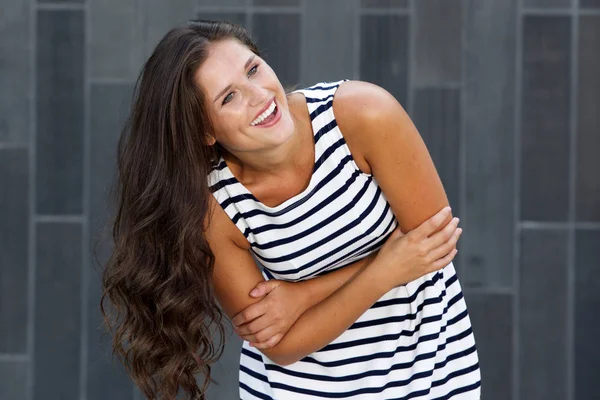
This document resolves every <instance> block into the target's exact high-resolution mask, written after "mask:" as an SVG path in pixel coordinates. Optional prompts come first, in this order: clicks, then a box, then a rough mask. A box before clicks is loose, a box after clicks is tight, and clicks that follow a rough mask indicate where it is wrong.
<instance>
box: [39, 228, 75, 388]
mask: <svg viewBox="0 0 600 400" xmlns="http://www.w3.org/2000/svg"><path fill="white" fill-rule="evenodd" d="M81 236H82V229H81V224H79V223H41V224H37V227H36V241H37V243H36V273H37V276H36V282H35V347H34V349H35V352H34V355H35V357H34V376H35V384H34V396H33V399H34V400H63V399H76V398H78V397H79V384H80V381H79V373H80V372H79V371H80V351H81V349H80V347H81V342H80V340H81V300H82V299H81V289H80V286H81V268H82V266H81V244H82V242H81V240H82V239H81Z"/></svg>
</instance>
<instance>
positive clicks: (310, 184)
mask: <svg viewBox="0 0 600 400" xmlns="http://www.w3.org/2000/svg"><path fill="white" fill-rule="evenodd" d="M293 93H300V94H302V96H304V101H305V104H306V109H307V110H308V115H309V118H310V127H311V132H312V144H313V149H314V160H313V166H312V171H311V175H310V180H309V181H308V185H307V186H306V187H305V188H304V189H303V190H302V191H301V192H300V193H298V194H296V195H294V196H292V197H290V198H289V199H287V200H284V201H283V202H282V203H280V204H278V205H276V206H273V207H271V206H268V205H266V204H264V203H263V202H262V201H260V200H258V199H257V198H256V196H254V194H252V192H251V191H250V190H249V189H248V188H247V187H246V186H244V185H243V184H242V183H241V182H240V181H239V180H238V179H237V178H236V177H235V175H233V173H232V172H231V169H229V165H227V162H226V161H225V159H224V158H223V156H220V159H219V164H220V163H223V164H224V165H225V168H223V171H226V173H227V175H228V176H229V178H230V179H232V180H233V181H234V182H235V184H236V185H234V186H236V187H238V188H239V189H240V191H241V192H242V193H243V194H245V195H247V196H249V197H250V198H251V199H252V200H254V202H255V203H256V204H258V205H259V206H260V207H261V208H263V209H265V210H267V211H279V210H282V209H284V208H286V207H288V206H289V205H291V204H294V203H295V202H296V201H298V199H300V198H302V197H304V196H305V195H306V194H307V193H309V192H310V190H311V189H312V188H313V187H314V181H315V167H316V165H317V160H318V155H317V143H316V142H315V132H317V131H318V129H316V127H315V120H314V118H313V117H312V114H311V112H310V110H309V109H308V99H307V97H306V93H304V91H303V90H302V89H298V90H294V91H293V92H292V93H291V94H293Z"/></svg>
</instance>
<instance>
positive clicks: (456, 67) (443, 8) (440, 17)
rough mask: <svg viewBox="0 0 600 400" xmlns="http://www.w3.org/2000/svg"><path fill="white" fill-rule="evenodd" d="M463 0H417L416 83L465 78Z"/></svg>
mask: <svg viewBox="0 0 600 400" xmlns="http://www.w3.org/2000/svg"><path fill="white" fill-rule="evenodd" d="M462 21H463V0H418V1H415V14H414V23H415V39H414V40H415V43H414V51H413V54H414V59H412V60H411V62H412V66H413V73H412V79H413V80H414V85H415V86H432V85H438V84H444V83H456V82H460V81H461V73H462V35H461V32H462Z"/></svg>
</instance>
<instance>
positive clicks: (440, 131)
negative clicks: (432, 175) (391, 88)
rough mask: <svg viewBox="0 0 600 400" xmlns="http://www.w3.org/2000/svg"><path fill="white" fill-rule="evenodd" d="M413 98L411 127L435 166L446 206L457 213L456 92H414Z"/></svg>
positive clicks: (430, 90) (458, 120)
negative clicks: (413, 124) (445, 196)
mask: <svg viewBox="0 0 600 400" xmlns="http://www.w3.org/2000/svg"><path fill="white" fill-rule="evenodd" d="M414 99H415V105H414V107H413V110H414V123H415V126H416V127H417V129H418V130H419V132H420V133H421V136H422V137H423V140H424V142H425V145H426V146H427V149H428V150H429V153H430V154H431V158H432V159H433V162H434V163H435V166H436V169H437V171H438V175H439V176H440V178H441V180H442V183H443V184H444V189H445V190H446V195H447V196H448V200H449V202H450V206H451V207H453V208H454V209H455V210H458V209H459V207H458V205H459V200H460V199H459V185H458V172H459V157H458V154H459V147H460V114H461V110H460V90H458V89H417V90H415V94H414ZM454 214H457V211H454Z"/></svg>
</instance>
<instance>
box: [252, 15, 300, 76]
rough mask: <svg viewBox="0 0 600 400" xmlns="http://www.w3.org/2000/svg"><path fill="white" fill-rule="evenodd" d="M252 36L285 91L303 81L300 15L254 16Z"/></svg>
mask: <svg viewBox="0 0 600 400" xmlns="http://www.w3.org/2000/svg"><path fill="white" fill-rule="evenodd" d="M252 34H253V36H254V38H255V39H256V42H257V45H258V48H259V49H260V50H261V52H262V53H263V57H264V59H265V60H266V61H267V63H268V64H269V65H270V66H271V68H273V70H274V71H275V73H276V74H277V77H278V78H279V80H280V81H281V83H282V85H283V86H284V87H286V86H288V85H296V84H297V83H298V81H299V80H300V15H299V14H281V15H277V14H254V17H253V20H252Z"/></svg>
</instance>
